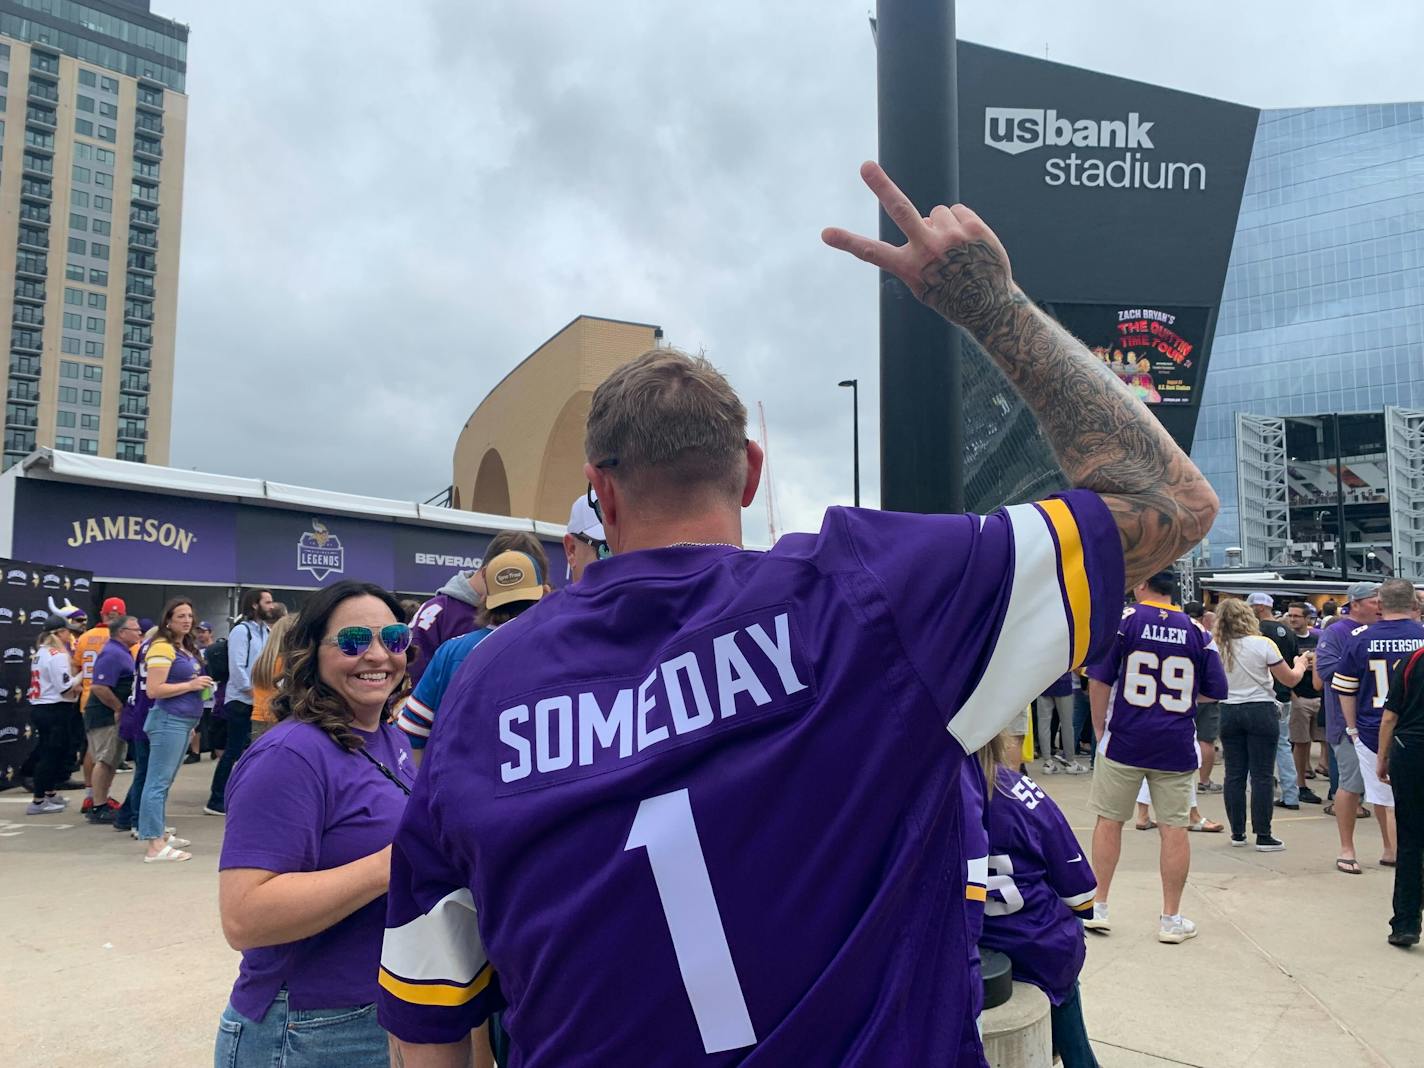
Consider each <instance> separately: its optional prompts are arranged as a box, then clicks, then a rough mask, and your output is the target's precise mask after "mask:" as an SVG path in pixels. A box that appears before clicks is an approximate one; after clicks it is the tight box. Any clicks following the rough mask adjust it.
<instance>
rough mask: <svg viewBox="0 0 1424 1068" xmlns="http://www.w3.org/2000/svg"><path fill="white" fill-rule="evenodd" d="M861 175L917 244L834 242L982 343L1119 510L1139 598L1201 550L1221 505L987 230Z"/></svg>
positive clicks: (867, 169)
mask: <svg viewBox="0 0 1424 1068" xmlns="http://www.w3.org/2000/svg"><path fill="white" fill-rule="evenodd" d="M860 174H861V177H862V178H864V179H865V184H866V185H868V186H870V188H871V189H872V190H873V191H874V192H875V195H876V196H877V197H878V198H879V199H880V203H881V205H882V206H883V207H884V208H885V211H886V213H887V214H888V215H889V216H890V218H891V219H893V220H894V221H895V225H896V226H898V227H899V228H900V229H901V230H902V231H903V232H904V234H905V237H906V238H907V239H908V240H907V242H906V244H904V245H900V246H896V245H891V244H888V243H887V242H884V241H876V240H874V239H872V238H868V237H861V236H860V235H858V234H852V233H849V232H847V231H845V230H840V229H835V228H831V229H828V230H825V231H823V232H822V234H821V238H822V240H824V241H825V242H826V244H828V245H830V246H831V247H832V248H838V249H841V250H843V251H845V252H849V253H851V254H852V255H854V256H857V257H859V258H860V259H862V260H865V261H866V262H868V263H873V264H875V266H877V267H879V268H880V269H881V270H884V271H889V272H890V273H891V274H893V275H895V276H896V277H897V278H899V279H900V280H901V281H902V282H904V283H905V285H907V286H909V287H910V290H911V292H913V293H914V294H915V296H917V297H918V298H919V299H920V300H922V301H924V302H925V303H926V304H927V305H929V306H930V307H931V308H933V309H935V311H937V312H939V313H940V314H941V315H943V316H944V317H945V318H946V319H948V320H950V321H951V322H955V323H958V324H960V325H961V326H963V327H964V328H965V329H967V330H969V331H970V332H971V333H972V334H973V335H974V337H975V338H976V339H977V340H978V342H979V344H980V345H982V346H983V347H984V350H985V351H986V352H988V353H989V355H990V356H991V357H992V358H993V360H994V362H995V363H997V364H998V365H999V366H1000V367H1001V368H1003V370H1004V373H1005V374H1007V375H1008V376H1009V380H1010V381H1011V382H1013V384H1014V387H1015V388H1016V389H1017V390H1018V391H1019V393H1020V394H1022V396H1023V398H1024V401H1025V402H1026V403H1027V404H1028V406H1029V408H1030V409H1031V410H1032V411H1033V413H1034V415H1035V416H1037V418H1038V422H1039V425H1040V426H1041V427H1042V429H1043V433H1044V436H1045V437H1046V438H1048V441H1049V443H1050V444H1051V445H1052V446H1053V452H1054V455H1055V456H1057V458H1058V463H1059V465H1060V466H1061V467H1062V468H1063V472H1064V474H1066V475H1067V476H1068V478H1069V480H1070V481H1072V483H1073V484H1074V485H1075V486H1081V487H1083V488H1085V489H1091V490H1096V491H1097V492H1098V493H1100V494H1102V496H1103V500H1104V501H1105V502H1106V503H1107V505H1108V507H1109V508H1110V509H1111V510H1112V512H1113V517H1114V518H1115V519H1116V520H1117V527H1118V533H1119V534H1120V535H1121V538H1122V546H1123V557H1124V561H1125V564H1126V571H1127V584H1128V588H1129V589H1130V588H1132V587H1134V586H1136V585H1137V583H1139V582H1140V581H1142V580H1143V579H1145V578H1147V577H1148V576H1149V575H1152V574H1154V573H1156V572H1157V571H1160V570H1162V569H1163V568H1165V567H1169V566H1170V565H1171V564H1172V563H1173V561H1175V560H1176V559H1177V557H1179V556H1181V555H1182V554H1183V553H1185V552H1187V551H1188V550H1189V549H1190V548H1191V547H1192V546H1193V545H1196V544H1197V543H1198V542H1199V541H1201V539H1202V538H1204V537H1205V536H1206V533H1207V531H1208V530H1209V529H1210V528H1211V523H1212V520H1213V519H1215V518H1216V512H1217V500H1216V494H1215V493H1214V492H1212V489H1211V487H1210V486H1209V485H1207V483H1206V480H1205V479H1203V478H1202V476H1201V472H1200V471H1198V470H1197V469H1196V467H1195V466H1194V465H1193V464H1192V462H1191V460H1189V459H1188V458H1187V456H1186V454H1184V453H1183V452H1182V450H1181V449H1179V448H1178V447H1177V445H1176V443H1175V442H1174V441H1173V440H1172V439H1171V437H1170V436H1169V435H1168V434H1167V432H1166V431H1165V430H1163V429H1162V424H1161V423H1159V422H1158V421H1157V420H1156V418H1155V417H1154V416H1153V415H1152V413H1151V412H1149V411H1148V410H1147V408H1146V407H1145V406H1144V405H1143V403H1142V402H1141V401H1140V400H1138V399H1137V398H1136V397H1135V396H1133V395H1132V393H1131V392H1130V391H1129V390H1128V389H1127V387H1126V386H1124V385H1123V384H1122V382H1121V381H1120V380H1118V378H1117V376H1115V375H1114V374H1112V372H1110V371H1109V370H1108V369H1107V368H1106V367H1104V366H1103V363H1102V361H1101V360H1098V359H1095V358H1094V357H1093V355H1092V354H1091V353H1089V352H1088V350H1087V349H1085V348H1084V347H1083V345H1082V343H1081V342H1079V341H1078V340H1077V339H1075V338H1074V337H1073V336H1072V335H1071V334H1069V333H1068V332H1067V331H1066V330H1064V329H1063V328H1062V327H1061V326H1059V325H1058V323H1056V322H1054V321H1053V320H1052V319H1050V318H1049V317H1048V316H1047V315H1045V314H1044V313H1043V312H1041V311H1039V309H1038V308H1036V307H1035V306H1034V304H1033V302H1032V301H1030V300H1029V299H1028V298H1027V297H1025V296H1024V295H1023V293H1022V292H1021V291H1020V290H1019V289H1018V287H1017V286H1015V285H1014V282H1013V275H1012V274H1011V272H1010V270H1009V257H1008V254H1007V253H1006V252H1005V251H1004V247H1003V245H1001V244H1000V243H999V239H998V238H997V237H995V236H994V232H993V231H992V230H990V229H989V228H988V227H987V226H985V225H984V222H983V220H981V219H980V218H979V216H977V215H975V214H974V213H973V212H972V211H970V210H969V209H968V208H966V207H964V206H963V205H962V204H956V205H955V206H954V207H952V208H946V207H944V206H943V205H940V206H939V207H937V208H935V209H934V210H933V211H931V212H930V214H929V217H928V218H926V217H924V216H922V215H920V213H919V211H918V210H916V208H915V206H914V205H913V204H911V203H910V200H909V198H908V197H906V196H905V194H904V193H902V192H901V191H900V190H899V189H898V188H896V186H895V183H894V182H892V181H891V180H890V179H889V178H888V177H887V176H886V174H885V172H884V171H883V170H881V169H880V167H879V165H878V164H875V163H866V164H864V165H863V166H862V167H861V168H860Z"/></svg>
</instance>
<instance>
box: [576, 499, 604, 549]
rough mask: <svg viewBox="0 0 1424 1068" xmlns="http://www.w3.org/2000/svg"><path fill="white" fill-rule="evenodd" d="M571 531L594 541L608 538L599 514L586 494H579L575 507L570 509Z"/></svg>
mask: <svg viewBox="0 0 1424 1068" xmlns="http://www.w3.org/2000/svg"><path fill="white" fill-rule="evenodd" d="M569 533H570V534H582V535H583V536H584V537H586V538H592V539H593V540H594V541H607V540H608V539H607V538H605V537H604V536H603V524H602V523H600V522H599V521H598V516H597V514H595V512H594V510H593V506H592V505H590V504H589V503H588V497H587V495H585V494H579V496H578V498H577V499H576V500H575V501H574V506H573V508H572V509H570V510H569Z"/></svg>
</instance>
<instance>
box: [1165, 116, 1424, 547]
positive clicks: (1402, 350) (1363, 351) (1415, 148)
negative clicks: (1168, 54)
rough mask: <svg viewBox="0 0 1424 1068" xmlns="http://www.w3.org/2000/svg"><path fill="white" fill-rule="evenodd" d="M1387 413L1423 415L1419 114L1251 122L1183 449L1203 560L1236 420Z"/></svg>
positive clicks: (1230, 464)
mask: <svg viewBox="0 0 1424 1068" xmlns="http://www.w3.org/2000/svg"><path fill="white" fill-rule="evenodd" d="M1389 406H1395V407H1398V408H1403V409H1421V408H1424V104H1420V103H1410V104H1373V105H1364V106H1351V107H1329V108H1303V109H1289V110H1273V111H1263V112H1262V113H1261V117H1260V124H1259V127H1258V130H1257V135H1256V141H1255V148H1254V150H1253V153H1252V157H1251V166H1250V171H1249V173H1248V176H1247V180H1246V190H1245V195H1244V197H1243V199H1242V204H1241V214H1240V218H1239V220H1238V223H1237V230H1236V239H1235V242H1234V244H1233V247H1232V253H1231V263H1230V267H1229V268H1228V271H1227V278H1226V288H1225V292H1224V293H1223V296H1222V303H1221V311H1220V315H1219V318H1218V321H1217V327H1216V333H1215V342H1214V346H1213V349H1212V358H1211V367H1210V370H1209V372H1208V374H1207V376H1206V383H1205V388H1204V392H1203V396H1202V403H1201V410H1200V416H1199V419H1198V423H1197V428H1196V439H1195V442H1194V444H1193V448H1192V457H1193V459H1194V460H1195V461H1196V462H1197V464H1198V465H1199V466H1200V467H1201V469H1202V471H1203V473H1204V474H1205V475H1206V476H1207V478H1208V479H1209V480H1210V481H1211V484H1212V485H1213V486H1214V487H1215V489H1216V490H1217V493H1218V494H1219V495H1220V497H1221V504H1222V508H1221V515H1220V516H1219V517H1218V519H1217V521H1216V524H1215V526H1214V527H1213V528H1212V531H1211V535H1210V537H1209V540H1208V549H1207V551H1206V552H1205V553H1204V555H1205V556H1207V557H1208V561H1209V562H1210V563H1213V564H1221V563H1223V562H1224V552H1225V549H1226V548H1227V547H1228V546H1238V545H1241V544H1242V541H1243V535H1242V524H1241V510H1240V508H1239V502H1238V482H1237V463H1238V449H1237V423H1238V420H1237V415H1238V413H1248V414H1255V415H1260V416H1265V417H1286V418H1287V419H1289V418H1290V417H1305V418H1307V419H1308V418H1309V417H1312V416H1321V415H1325V416H1328V415H1329V414H1331V413H1375V414H1379V415H1380V416H1381V418H1383V414H1382V413H1383V412H1384V410H1385V408H1386V407H1389ZM1289 451H1291V452H1294V451H1295V450H1294V449H1291V450H1289ZM1351 451H1352V450H1351V449H1350V447H1349V446H1348V444H1347V445H1346V447H1345V456H1346V464H1347V466H1350V465H1351V464H1352V460H1351V457H1350V452H1351ZM1359 458H1363V457H1359ZM1294 459H1296V457H1295V456H1290V457H1287V461H1288V462H1289V461H1290V460H1294ZM1294 477H1295V472H1292V479H1293V481H1294ZM1292 493H1293V495H1294V494H1295V493H1296V489H1295V487H1294V485H1293V488H1292ZM1325 521H1326V522H1328V521H1329V520H1328V519H1326V520H1325ZM1302 533H1304V532H1302ZM1355 536H1357V532H1352V533H1351V538H1352V540H1353V538H1354V537H1355ZM1386 540H1387V538H1386ZM1247 562H1248V563H1264V562H1265V561H1252V560H1248V561H1247Z"/></svg>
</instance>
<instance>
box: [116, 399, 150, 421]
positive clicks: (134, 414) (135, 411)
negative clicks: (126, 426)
mask: <svg viewBox="0 0 1424 1068" xmlns="http://www.w3.org/2000/svg"><path fill="white" fill-rule="evenodd" d="M119 415H121V416H125V415H126V416H129V417H130V418H133V419H147V418H148V405H147V404H143V403H140V402H139V401H134V400H122V401H119Z"/></svg>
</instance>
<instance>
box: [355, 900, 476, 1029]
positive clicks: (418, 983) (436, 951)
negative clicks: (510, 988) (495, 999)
mask: <svg viewBox="0 0 1424 1068" xmlns="http://www.w3.org/2000/svg"><path fill="white" fill-rule="evenodd" d="M490 975H491V970H490V967H489V957H488V956H487V955H486V953H485V947H484V942H482V941H481V940H480V927H479V922H478V917H477V916H476V914H475V899H474V895H473V894H471V893H470V891H469V888H468V887H461V888H460V889H458V890H454V891H452V892H451V893H449V894H446V895H445V896H444V897H442V898H441V899H440V900H439V901H437V902H436V903H435V904H434V905H433V906H432V907H431V908H430V910H429V911H427V912H426V913H425V914H424V915H421V916H417V917H416V918H415V919H413V920H411V921H410V922H409V923H405V924H402V925H401V926H399V927H388V928H386V934H385V940H384V941H383V942H382V944H381V972H380V984H381V986H382V988H383V989H385V990H386V991H388V992H389V993H390V994H392V995H393V996H395V997H397V998H399V999H400V1000H401V1001H408V1002H411V1003H412V1004H416V1005H464V1004H465V1003H466V1002H468V1001H471V1000H472V999H474V998H475V997H476V996H477V995H478V994H479V993H480V992H481V991H482V990H484V988H485V987H486V986H488V985H489V980H490Z"/></svg>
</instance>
